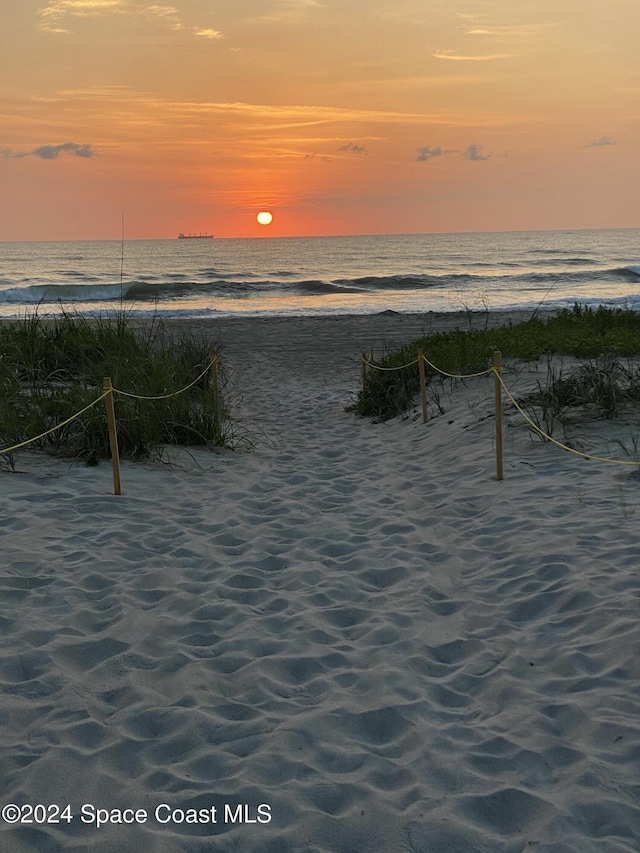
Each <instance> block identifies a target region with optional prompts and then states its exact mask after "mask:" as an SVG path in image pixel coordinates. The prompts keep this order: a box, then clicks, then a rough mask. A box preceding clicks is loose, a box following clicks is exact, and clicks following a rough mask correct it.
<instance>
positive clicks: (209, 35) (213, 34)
mask: <svg viewBox="0 0 640 853" xmlns="http://www.w3.org/2000/svg"><path fill="white" fill-rule="evenodd" d="M194 33H195V35H197V36H200V37H201V38H205V39H221V38H222V33H221V32H220V31H219V30H211V29H204V30H194Z"/></svg>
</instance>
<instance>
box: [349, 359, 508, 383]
mask: <svg viewBox="0 0 640 853" xmlns="http://www.w3.org/2000/svg"><path fill="white" fill-rule="evenodd" d="M422 358H423V361H424V362H425V364H428V365H429V367H431V368H433V370H435V371H436V372H437V373H440V374H442V376H446V377H448V378H449V379H475V378H476V377H477V376H488V375H489V374H490V373H491V372H492V371H493V368H492V367H489V368H487V370H483V371H481V372H480V373H447V371H446V370H442V369H441V368H440V367H436V365H435V364H433V363H432V362H431V361H429V359H428V358H426V357H425V356H422ZM362 361H363V362H364V364H366V365H367V367H373V369H374V370H384V371H389V372H391V371H394V370H404V369H405V367H413V365H414V364H418V362H419V361H420V359H419V358H416V359H414V361H410V362H409V363H408V364H401V365H400V366H399V367H381V366H380V365H379V364H374V363H373V362H372V361H369V360H368V359H367V358H365V356H362Z"/></svg>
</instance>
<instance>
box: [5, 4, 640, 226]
mask: <svg viewBox="0 0 640 853" xmlns="http://www.w3.org/2000/svg"><path fill="white" fill-rule="evenodd" d="M0 13H1V19H0V20H1V23H2V26H1V27H0V240H29V239H34V240H48V239H102V238H104V239H110V238H115V239H117V238H119V237H120V231H121V214H122V212H124V216H125V222H126V226H125V227H126V236H127V237H128V238H130V239H134V238H143V237H175V236H176V235H177V233H178V231H208V232H213V233H215V235H216V236H220V237H226V236H228V237H236V236H237V237H244V236H258V235H259V236H281V235H302V234H366V233H385V234H389V233H418V232H431V231H493V230H514V229H549V228H609V227H625V226H633V227H635V226H639V225H640V213H638V210H639V208H640V199H639V187H640V133H639V131H640V58H639V57H640V54H639V52H638V32H640V2H639V0H366V2H365V0H341V2H337V0H215V2H214V0H173V2H167V3H164V2H157V3H153V2H147V0H19V2H18V0H15V2H13V0H4V2H3V3H2V6H1V7H0ZM261 209H266V210H271V211H272V212H273V215H274V219H273V223H272V224H271V225H269V226H261V225H259V224H258V223H257V222H256V218H255V217H256V213H257V212H258V211H259V210H261Z"/></svg>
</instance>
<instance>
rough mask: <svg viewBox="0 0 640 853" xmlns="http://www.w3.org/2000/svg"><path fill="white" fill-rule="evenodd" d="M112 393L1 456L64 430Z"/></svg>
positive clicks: (9, 448)
mask: <svg viewBox="0 0 640 853" xmlns="http://www.w3.org/2000/svg"><path fill="white" fill-rule="evenodd" d="M110 393H111V392H110V391H105V392H104V394H101V395H100V396H99V397H97V398H96V399H95V400H94V401H93V402H92V403H89V405H88V406H85V407H84V409H80V411H79V412H76V413H75V415H71V417H70V418H67V419H66V421H62V423H59V424H56V426H54V427H51V429H48V430H47V431H46V432H42V433H40V435H36V436H34V437H33V438H28V439H27V440H26V441H21V442H20V444H14V445H13V447H5V448H3V449H2V450H0V455H1V454H3V453H11V452H12V451H13V450H19V449H20V448H21V447H26V445H27V444H32V443H33V442H34V441H38V440H39V439H41V438H45V437H46V436H47V435H51V433H52V432H55V431H56V430H58V429H62V427H63V426H66V425H67V424H70V423H71V421H74V420H75V419H76V418H79V417H80V415H84V413H85V412H87V411H89V409H91V408H92V407H93V406H95V405H96V403H99V402H100V400H104V398H105V397H106V396H107V394H110Z"/></svg>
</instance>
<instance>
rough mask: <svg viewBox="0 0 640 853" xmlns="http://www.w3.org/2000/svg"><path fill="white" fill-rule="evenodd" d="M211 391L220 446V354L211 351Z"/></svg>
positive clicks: (215, 430) (216, 432)
mask: <svg viewBox="0 0 640 853" xmlns="http://www.w3.org/2000/svg"><path fill="white" fill-rule="evenodd" d="M211 390H212V394H213V429H214V432H215V435H216V441H217V443H218V444H221V443H222V416H221V412H220V387H219V384H218V354H217V353H216V351H215V349H212V350H211Z"/></svg>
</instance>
